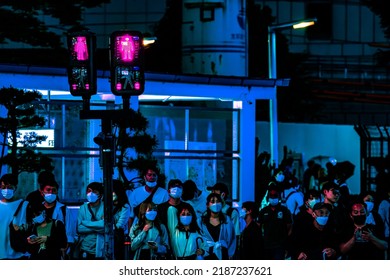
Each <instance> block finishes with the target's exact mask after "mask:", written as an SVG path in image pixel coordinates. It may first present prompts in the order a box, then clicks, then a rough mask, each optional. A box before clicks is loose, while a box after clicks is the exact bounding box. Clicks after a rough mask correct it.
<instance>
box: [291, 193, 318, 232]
mask: <svg viewBox="0 0 390 280" xmlns="http://www.w3.org/2000/svg"><path fill="white" fill-rule="evenodd" d="M318 202H321V195H320V192H319V191H317V190H315V189H311V190H308V191H307V192H306V193H305V195H304V204H303V205H302V206H301V207H300V208H299V213H298V214H297V215H296V216H295V218H294V226H293V229H294V228H295V227H305V226H306V225H308V224H310V223H311V222H312V221H313V217H312V213H313V207H314V205H315V204H316V203H318Z"/></svg>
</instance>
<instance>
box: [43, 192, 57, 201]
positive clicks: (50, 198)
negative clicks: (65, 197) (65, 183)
mask: <svg viewBox="0 0 390 280" xmlns="http://www.w3.org/2000/svg"><path fill="white" fill-rule="evenodd" d="M44 199H45V201H46V202H47V203H53V202H54V201H55V200H56V199H57V195H56V194H54V193H45V196H44Z"/></svg>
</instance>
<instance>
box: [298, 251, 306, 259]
mask: <svg viewBox="0 0 390 280" xmlns="http://www.w3.org/2000/svg"><path fill="white" fill-rule="evenodd" d="M298 260H307V255H306V254H305V253H304V252H301V253H300V254H299V256H298Z"/></svg>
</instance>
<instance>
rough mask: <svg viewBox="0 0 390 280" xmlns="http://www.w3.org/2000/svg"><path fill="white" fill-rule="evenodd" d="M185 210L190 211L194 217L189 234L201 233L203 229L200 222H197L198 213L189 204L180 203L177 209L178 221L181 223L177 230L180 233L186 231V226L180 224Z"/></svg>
mask: <svg viewBox="0 0 390 280" xmlns="http://www.w3.org/2000/svg"><path fill="white" fill-rule="evenodd" d="M183 210H188V211H189V212H190V213H191V216H192V220H191V223H190V229H189V232H199V233H201V229H200V228H199V226H198V222H197V220H196V212H195V210H194V208H193V207H192V206H191V205H190V204H187V203H180V204H179V205H178V207H177V220H178V221H179V223H178V224H177V229H178V230H180V231H185V230H184V226H183V225H182V224H181V223H180V213H181V212H183Z"/></svg>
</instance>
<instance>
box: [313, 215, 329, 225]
mask: <svg viewBox="0 0 390 280" xmlns="http://www.w3.org/2000/svg"><path fill="white" fill-rule="evenodd" d="M328 219H329V217H316V221H317V223H318V224H319V225H320V226H322V227H323V226H325V225H326V223H327V222H328Z"/></svg>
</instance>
